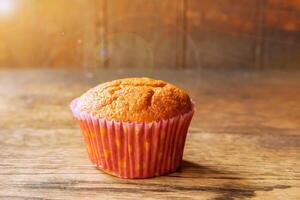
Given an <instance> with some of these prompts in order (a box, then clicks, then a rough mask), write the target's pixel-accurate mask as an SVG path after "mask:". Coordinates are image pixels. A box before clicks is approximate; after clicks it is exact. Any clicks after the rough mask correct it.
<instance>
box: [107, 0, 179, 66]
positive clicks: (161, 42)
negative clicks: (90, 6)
mask: <svg viewBox="0 0 300 200" xmlns="http://www.w3.org/2000/svg"><path fill="white" fill-rule="evenodd" d="M108 19H109V23H108V30H109V36H108V48H109V52H110V54H109V60H110V61H109V62H110V67H111V68H126V69H130V68H142V67H144V68H146V69H155V68H162V67H163V68H174V67H176V61H177V59H176V55H177V54H176V52H177V50H176V48H177V46H176V45H177V43H176V41H177V37H178V34H177V33H178V28H180V27H178V24H177V21H176V20H177V3H176V2H174V1H172V0H165V1H151V2H150V1H145V0H143V1H141V0H134V1H130V3H129V2H128V1H118V0H112V1H109V3H108Z"/></svg>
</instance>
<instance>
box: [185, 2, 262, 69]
mask: <svg viewBox="0 0 300 200" xmlns="http://www.w3.org/2000/svg"><path fill="white" fill-rule="evenodd" d="M255 15H256V7H255V1H238V2H236V1H232V0H227V1H222V2H220V1H206V0H205V1H197V0H190V1H189V8H188V12H187V18H188V35H189V38H188V39H189V41H188V42H187V43H188V49H189V50H188V53H187V54H188V58H189V59H187V61H188V62H189V63H188V64H187V66H190V67H200V68H253V64H254V55H253V48H254V45H255V36H256V35H255V34H256V33H255V24H256V21H255ZM198 60H201V61H200V62H199V61H198Z"/></svg>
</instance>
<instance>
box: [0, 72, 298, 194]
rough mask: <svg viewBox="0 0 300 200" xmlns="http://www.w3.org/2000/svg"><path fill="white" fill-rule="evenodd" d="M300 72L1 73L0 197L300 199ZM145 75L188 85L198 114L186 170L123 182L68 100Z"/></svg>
mask: <svg viewBox="0 0 300 200" xmlns="http://www.w3.org/2000/svg"><path fill="white" fill-rule="evenodd" d="M200 72H201V73H200ZM299 73H300V72H299V71H290V72H288V71H262V72H258V71H252V72H249V71H242V70H239V71H224V72H223V73H220V72H212V71H205V70H201V71H200V70H199V71H197V70H194V71H193V73H190V72H186V71H178V70H177V71H174V70H161V71H160V72H149V71H146V72H145V71H144V70H140V71H138V70H137V71H135V72H130V71H126V72H121V73H115V70H114V69H108V70H103V71H102V72H101V73H99V76H96V75H95V74H93V73H92V71H91V72H89V71H87V70H82V71H80V70H76V71H75V70H73V71H67V70H1V71H0V96H1V98H0V118H1V130H0V160H1V161H0V198H1V199H13V200H14V199H82V198H88V199H91V198H92V199H141V198H145V199H170V198H172V199H182V198H186V199H216V200H217V199H276V198H277V199H278V198H279V199H299V198H300V179H299V177H300V167H299V166H300V154H299V152H300V115H299V113H300V112H299V111H300V106H299V103H298V102H299V101H300V94H299V93H298V92H297V89H298V88H299V87H300V80H299V75H300V74H299ZM141 75H144V76H152V77H156V78H160V79H164V80H167V81H170V82H172V83H174V84H176V85H178V86H180V87H182V88H185V89H186V90H187V91H188V92H189V93H190V95H191V97H192V98H193V100H194V101H195V103H196V109H197V110H196V113H195V117H194V119H193V122H192V125H191V127H190V129H189V136H188V139H187V144H186V148H185V152H184V162H183V165H182V168H181V169H180V170H179V171H178V172H176V173H172V174H169V175H167V176H162V177H157V178H152V179H144V180H125V179H119V178H116V177H112V176H109V175H106V174H104V173H103V172H101V171H99V170H97V169H96V168H95V167H93V166H92V165H91V164H90V162H89V160H88V158H87V156H86V153H85V148H84V145H83V142H82V137H81V135H80V133H79V130H78V127H77V126H76V124H75V121H74V119H73V118H72V116H71V113H70V110H69V107H68V104H69V102H70V100H71V99H73V98H74V97H76V96H79V95H80V94H82V93H83V91H86V90H87V89H88V88H90V87H92V86H94V85H95V84H98V83H99V82H103V81H107V80H111V79H116V78H120V77H126V76H141ZM229 76H230V79H228V77H229ZM15 77H18V78H17V79H16V78H15ZM178 77H180V78H178ZM236 85H239V87H238V88H236V87H234V86H236ZM287 88H288V89H287ZM28 91H30V93H28Z"/></svg>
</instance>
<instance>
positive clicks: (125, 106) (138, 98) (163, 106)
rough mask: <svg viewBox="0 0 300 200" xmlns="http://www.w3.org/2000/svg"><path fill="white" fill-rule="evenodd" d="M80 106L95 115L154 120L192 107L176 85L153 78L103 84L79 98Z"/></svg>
mask: <svg viewBox="0 0 300 200" xmlns="http://www.w3.org/2000/svg"><path fill="white" fill-rule="evenodd" d="M76 107H77V109H79V110H80V111H84V112H87V113H89V114H91V115H92V116H97V117H102V118H106V119H115V120H119V121H130V122H145V121H147V122H150V121H157V120H160V119H167V118H171V117H174V116H177V115H179V114H184V113H187V112H189V111H191V109H192V103H191V100H190V97H189V96H188V94H187V93H186V92H184V91H183V90H181V89H179V88H177V87H176V86H174V85H171V84H169V83H166V82H164V81H161V80H154V79H150V78H127V79H120V80H115V81H111V82H107V83H103V84H100V85H98V86H96V87H94V88H92V89H90V90H88V91H87V92H86V93H84V94H83V95H82V96H81V97H79V99H78V101H77V106H76Z"/></svg>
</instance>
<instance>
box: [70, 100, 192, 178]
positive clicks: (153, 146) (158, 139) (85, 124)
mask: <svg viewBox="0 0 300 200" xmlns="http://www.w3.org/2000/svg"><path fill="white" fill-rule="evenodd" d="M76 102H77V99H75V100H73V101H72V103H71V105H70V107H71V110H72V112H73V115H74V116H75V118H76V119H77V121H78V123H79V125H80V129H81V132H82V135H83V138H84V142H85V144H86V149H87V153H88V156H89V158H90V160H91V162H92V163H93V164H94V165H96V166H97V167H98V168H100V169H101V170H103V171H105V172H106V173H108V174H111V175H114V176H118V177H121V178H150V177H154V176H160V175H165V174H168V173H171V172H174V171H176V170H177V169H178V167H179V166H180V164H181V161H182V156H183V150H184V145H185V140H186V135H187V131H188V127H189V124H190V122H191V119H192V117H193V114H194V110H192V111H190V112H188V113H186V114H183V115H179V116H176V117H173V118H170V119H163V120H159V121H155V122H122V121H117V120H106V119H103V118H98V117H93V116H91V115H89V114H87V113H85V112H80V111H79V110H78V109H76Z"/></svg>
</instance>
